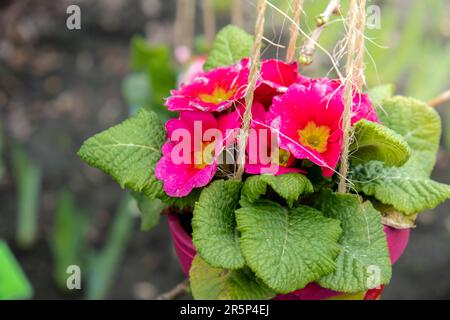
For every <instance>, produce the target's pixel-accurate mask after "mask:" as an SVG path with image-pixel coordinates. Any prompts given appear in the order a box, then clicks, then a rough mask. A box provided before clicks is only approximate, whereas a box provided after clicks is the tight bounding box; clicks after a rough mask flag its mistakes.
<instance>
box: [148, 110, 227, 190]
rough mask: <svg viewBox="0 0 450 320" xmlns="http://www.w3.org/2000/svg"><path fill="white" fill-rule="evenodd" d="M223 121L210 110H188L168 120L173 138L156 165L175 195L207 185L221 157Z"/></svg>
mask: <svg viewBox="0 0 450 320" xmlns="http://www.w3.org/2000/svg"><path fill="white" fill-rule="evenodd" d="M227 126H228V124H221V123H220V122H218V121H217V120H216V119H215V118H214V117H213V116H212V115H211V114H210V113H206V112H199V111H184V112H181V113H180V117H179V118H178V119H171V120H169V121H167V123H166V130H167V133H168V137H169V139H170V140H169V141H168V142H166V143H165V144H164V146H163V148H162V153H163V156H162V158H161V159H160V160H159V162H158V163H157V165H156V168H155V176H156V178H157V179H159V180H161V181H163V182H164V191H165V192H166V193H167V195H169V196H171V197H184V196H186V195H188V194H189V193H190V192H191V191H192V189H194V188H200V187H204V186H206V185H207V184H208V183H209V182H210V181H211V180H212V179H213V177H214V175H215V173H216V170H217V158H218V156H219V154H220V153H221V152H222V150H223V147H224V138H223V134H224V133H222V132H221V131H220V129H219V127H222V128H224V127H227Z"/></svg>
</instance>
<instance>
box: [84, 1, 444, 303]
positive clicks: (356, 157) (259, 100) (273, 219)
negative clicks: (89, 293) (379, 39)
mask: <svg viewBox="0 0 450 320" xmlns="http://www.w3.org/2000/svg"><path fill="white" fill-rule="evenodd" d="M264 2H265V1H259V5H260V6H259V7H258V14H259V18H261V14H262V15H263V14H264V10H262V9H261V5H264ZM352 3H356V2H355V1H352ZM355 10H356V9H355ZM261 11H262V12H261ZM259 23H261V21H259ZM262 23H263V22H262ZM356 25H357V24H355V26H356ZM258 30H260V28H258V22H257V28H256V35H255V37H252V36H250V35H248V34H247V33H245V32H244V31H243V30H241V29H239V28H237V27H234V26H228V27H226V28H224V29H222V30H221V31H220V32H219V33H218V35H217V38H216V40H215V42H214V45H213V47H212V49H211V52H210V54H209V57H208V59H207V61H206V63H205V65H204V71H203V72H201V73H199V74H197V75H196V76H194V77H192V78H191V79H190V81H189V82H187V83H183V84H181V85H180V87H179V88H177V89H175V90H173V91H172V92H171V95H170V96H169V97H168V98H167V99H166V100H165V105H166V106H167V108H168V110H169V111H172V112H176V113H177V115H178V116H177V118H174V119H170V120H168V121H167V122H166V123H165V125H163V124H162V123H161V121H160V120H159V118H158V116H157V115H156V114H155V113H153V112H151V111H148V110H145V109H142V110H140V111H139V112H138V114H137V115H135V116H133V117H131V118H129V119H127V120H125V121H124V122H123V123H121V124H119V125H117V126H114V127H112V128H110V129H108V130H106V131H104V132H102V133H99V134H97V135H95V136H94V137H92V138H90V139H88V140H87V141H86V142H85V143H84V144H83V146H82V147H81V149H80V151H79V153H78V154H79V156H80V157H81V158H82V159H83V160H84V161H86V162H87V163H88V164H90V165H91V166H94V167H96V168H99V169H101V170H103V171H104V172H106V173H108V174H109V175H111V176H112V177H113V178H114V179H115V180H116V181H117V182H118V183H119V184H120V185H121V186H122V187H123V188H128V189H130V190H132V191H133V192H134V193H135V194H136V195H137V198H138V199H139V201H140V203H141V204H142V203H143V202H149V201H153V200H154V199H158V200H156V201H162V202H163V203H165V204H167V206H168V209H167V210H168V211H169V226H170V231H171V234H172V238H173V240H174V244H175V249H176V252H177V255H178V257H179V260H180V264H181V267H182V269H183V271H184V273H185V274H186V275H187V276H189V279H190V286H191V289H192V294H193V296H194V298H196V299H272V298H277V299H328V298H336V297H338V298H339V297H340V298H360V299H361V298H364V297H365V298H366V299H375V298H377V297H378V296H379V294H380V292H381V290H382V288H383V286H384V285H386V284H388V283H389V280H390V278H391V275H392V264H393V263H394V262H395V261H396V260H397V259H398V258H399V257H400V255H401V254H402V252H403V250H404V249H405V247H406V244H407V242H408V237H409V228H410V227H411V226H412V225H413V222H414V218H415V215H416V214H418V213H420V212H421V211H423V210H426V209H430V208H434V207H435V206H437V205H438V204H440V203H442V202H444V201H446V200H447V199H448V198H449V197H450V186H448V185H445V184H441V183H438V182H435V181H433V180H431V179H430V173H431V170H432V169H433V166H434V163H435V160H436V154H437V151H438V147H439V139H440V135H441V125H440V118H439V115H438V114H437V112H436V111H435V110H433V109H432V108H431V107H430V106H428V105H427V104H426V103H423V102H421V101H418V100H415V99H413V98H409V97H401V96H392V92H391V90H390V87H387V86H384V87H377V88H373V89H372V90H369V91H368V92H367V93H362V92H361V91H360V87H358V86H356V85H353V84H352V83H350V84H348V82H345V81H341V80H339V79H329V78H307V77H305V76H303V75H301V74H299V72H298V65H297V63H296V62H285V61H281V60H276V59H269V60H262V61H260V60H259V49H260V42H261V33H260V32H258ZM354 31H355V30H354ZM356 31H357V30H356ZM355 34H357V32H356V33H355ZM258 44H259V45H258ZM349 59H351V58H349ZM288 60H289V59H288ZM347 71H348V72H347V74H349V72H350V71H351V70H350V69H348V70H347ZM350 74H353V76H355V77H356V73H350ZM405 115H407V116H405ZM345 121H347V124H348V126H346V125H345ZM343 150H344V151H343ZM343 167H346V168H345V169H346V170H344V171H343ZM342 186H343V188H342ZM146 214H150V215H153V216H155V215H158V216H159V211H155V212H147V213H146Z"/></svg>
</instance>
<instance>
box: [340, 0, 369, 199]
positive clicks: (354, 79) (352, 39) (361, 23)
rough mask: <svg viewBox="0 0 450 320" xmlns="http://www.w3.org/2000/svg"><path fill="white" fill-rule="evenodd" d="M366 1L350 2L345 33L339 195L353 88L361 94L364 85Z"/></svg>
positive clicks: (345, 164) (345, 163)
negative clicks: (345, 50)
mask: <svg viewBox="0 0 450 320" xmlns="http://www.w3.org/2000/svg"><path fill="white" fill-rule="evenodd" d="M365 6H366V0H350V9H349V13H348V32H347V45H346V47H347V62H346V66H345V73H346V78H345V87H344V113H343V117H342V131H343V137H342V148H341V165H340V169H339V174H340V180H339V186H338V192H339V193H346V192H347V175H348V168H349V165H348V156H349V147H350V138H351V137H350V130H351V116H352V115H351V113H352V104H353V88H354V87H355V88H356V90H358V91H359V92H361V90H362V86H363V85H364V82H365V80H364V28H365V24H366V10H365Z"/></svg>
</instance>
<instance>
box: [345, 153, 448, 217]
mask: <svg viewBox="0 0 450 320" xmlns="http://www.w3.org/2000/svg"><path fill="white" fill-rule="evenodd" d="M420 170H421V168H420V166H418V165H414V162H409V163H408V166H405V167H401V168H395V167H393V168H387V167H385V166H384V165H383V164H382V163H381V162H378V161H372V162H369V163H368V164H366V165H358V166H356V167H355V168H354V169H353V170H352V172H351V175H350V179H351V180H352V182H353V186H354V187H355V189H356V190H358V191H360V192H363V193H365V194H366V195H369V196H374V197H375V198H376V199H377V200H379V201H381V202H382V203H384V204H390V205H392V206H393V207H394V208H395V209H397V210H400V211H401V212H403V213H405V214H407V215H412V214H415V213H418V212H420V211H423V210H425V209H432V208H435V207H436V206H437V205H439V204H440V203H442V202H444V201H445V200H447V199H449V198H450V186H449V185H446V184H443V183H439V182H436V181H433V180H431V179H429V178H427V177H424V176H421V175H420Z"/></svg>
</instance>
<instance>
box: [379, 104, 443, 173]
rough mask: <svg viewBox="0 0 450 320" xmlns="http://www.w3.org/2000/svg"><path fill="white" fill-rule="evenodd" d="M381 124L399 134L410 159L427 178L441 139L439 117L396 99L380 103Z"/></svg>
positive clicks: (424, 107)
mask: <svg viewBox="0 0 450 320" xmlns="http://www.w3.org/2000/svg"><path fill="white" fill-rule="evenodd" d="M382 108H383V110H382V111H379V112H378V114H379V116H380V120H381V122H382V123H383V124H384V125H385V126H387V127H388V128H390V129H392V130H394V131H395V132H397V133H398V134H400V135H401V136H402V137H403V139H404V140H405V141H406V142H407V143H408V145H409V147H410V148H411V150H412V157H411V158H415V159H416V160H414V161H418V162H420V164H421V167H422V171H423V173H424V174H427V175H428V176H429V175H430V173H431V171H432V170H433V167H434V164H435V162H436V155H437V152H438V150H439V141H440V138H441V119H440V117H439V114H438V113H437V112H436V110H434V109H433V108H431V107H430V106H428V105H427V104H425V103H423V102H421V101H419V100H416V99H413V98H408V97H401V96H396V97H393V98H390V99H387V100H385V101H384V102H383V106H382Z"/></svg>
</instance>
